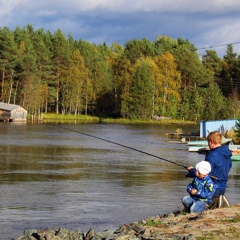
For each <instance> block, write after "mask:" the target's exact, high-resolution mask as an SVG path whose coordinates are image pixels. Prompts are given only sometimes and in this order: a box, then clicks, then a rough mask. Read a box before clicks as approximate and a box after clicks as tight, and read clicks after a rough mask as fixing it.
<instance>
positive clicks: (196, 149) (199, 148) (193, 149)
mask: <svg viewBox="0 0 240 240" xmlns="http://www.w3.org/2000/svg"><path fill="white" fill-rule="evenodd" d="M228 147H229V149H230V150H240V145H234V144H229V145H228ZM209 150H210V149H209V147H208V146H207V147H205V146H189V148H188V151H189V152H198V153H206V152H207V151H209ZM234 156H240V154H239V155H234Z"/></svg>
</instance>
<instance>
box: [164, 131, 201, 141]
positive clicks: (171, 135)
mask: <svg viewBox="0 0 240 240" xmlns="http://www.w3.org/2000/svg"><path fill="white" fill-rule="evenodd" d="M166 136H167V137H169V138H174V137H175V138H181V139H182V141H183V140H184V139H185V141H187V140H188V141H190V140H191V139H195V140H196V139H199V138H200V135H199V134H198V133H176V132H175V133H166Z"/></svg>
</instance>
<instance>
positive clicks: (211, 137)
mask: <svg viewBox="0 0 240 240" xmlns="http://www.w3.org/2000/svg"><path fill="white" fill-rule="evenodd" d="M207 141H208V146H209V148H210V151H209V152H208V153H207V155H206V158H205V160H206V161H207V162H209V163H210V164H211V169H212V170H211V172H210V173H209V176H210V177H211V178H212V180H213V183H214V185H215V188H216V190H215V193H214V195H213V197H214V198H215V197H219V196H220V195H224V194H225V191H226V188H227V182H228V174H229V171H230V169H231V167H232V158H231V157H232V151H231V150H230V149H229V146H228V145H222V134H221V133H220V132H219V131H214V132H210V133H209V134H208V136H207ZM188 171H189V176H190V177H195V175H196V169H195V168H193V167H188Z"/></svg>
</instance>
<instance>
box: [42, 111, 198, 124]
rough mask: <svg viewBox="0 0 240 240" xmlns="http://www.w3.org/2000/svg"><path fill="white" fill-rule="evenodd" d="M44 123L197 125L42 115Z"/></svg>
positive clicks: (167, 121)
mask: <svg viewBox="0 0 240 240" xmlns="http://www.w3.org/2000/svg"><path fill="white" fill-rule="evenodd" d="M42 117H43V121H44V122H78V123H118V124H198V123H195V122H192V121H181V120H173V119H164V120H147V121H144V120H129V119H125V118H116V119H115V118H102V117H101V118H100V117H97V116H89V115H73V114H54V113H44V114H43V116H42Z"/></svg>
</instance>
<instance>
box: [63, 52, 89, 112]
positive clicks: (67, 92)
mask: <svg viewBox="0 0 240 240" xmlns="http://www.w3.org/2000/svg"><path fill="white" fill-rule="evenodd" d="M89 82H90V81H89V74H88V70H87V68H86V67H85V64H84V59H83V57H82V56H81V54H80V51H79V50H75V51H73V53H72V57H71V67H70V68H69V69H68V71H67V72H66V81H65V82H64V88H63V89H64V90H63V95H64V98H63V103H64V109H65V112H66V111H68V112H74V114H75V115H76V114H79V113H81V112H82V111H83V110H85V111H86V105H87V101H88V94H89V92H88V91H87V89H88V88H89ZM90 86H91V85H90Z"/></svg>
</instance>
